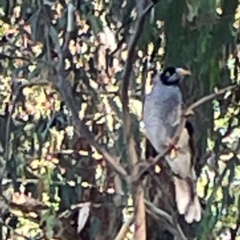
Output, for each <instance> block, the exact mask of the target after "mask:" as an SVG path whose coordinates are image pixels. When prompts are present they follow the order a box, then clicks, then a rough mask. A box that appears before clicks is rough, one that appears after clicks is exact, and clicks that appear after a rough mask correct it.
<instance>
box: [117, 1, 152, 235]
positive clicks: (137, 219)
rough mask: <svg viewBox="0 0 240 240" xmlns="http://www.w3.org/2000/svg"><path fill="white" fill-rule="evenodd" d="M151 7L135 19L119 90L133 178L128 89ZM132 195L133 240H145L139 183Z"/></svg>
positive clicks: (143, 210) (135, 162)
mask: <svg viewBox="0 0 240 240" xmlns="http://www.w3.org/2000/svg"><path fill="white" fill-rule="evenodd" d="M144 2H145V0H142V3H144ZM143 5H144V4H143ZM153 6H154V3H151V4H150V5H148V6H147V7H146V9H144V10H143V11H142V12H140V15H139V18H138V19H137V24H136V28H135V29H136V30H135V33H134V35H133V36H132V38H131V40H130V44H129V48H128V55H127V61H126V64H125V67H124V72H123V80H122V81H123V82H122V89H121V90H122V91H121V101H122V106H123V122H124V138H125V145H126V146H127V156H128V160H129V165H130V168H131V175H132V176H135V175H136V174H137V173H138V168H136V167H135V166H136V164H137V162H138V156H137V152H136V149H135V145H136V144H135V140H134V135H133V133H132V131H131V125H132V122H131V117H130V111H129V96H128V88H129V83H130V80H131V75H132V68H133V65H134V59H135V55H136V46H137V43H138V41H139V38H140V36H141V34H142V32H143V28H144V22H145V18H146V16H147V14H148V13H149V12H150V10H151V9H152V7H153ZM132 195H133V202H134V224H135V232H134V239H139V240H145V239H146V224H145V205H144V191H143V188H142V185H141V183H139V182H135V184H133V185H132Z"/></svg>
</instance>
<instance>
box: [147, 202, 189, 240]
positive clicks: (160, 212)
mask: <svg viewBox="0 0 240 240" xmlns="http://www.w3.org/2000/svg"><path fill="white" fill-rule="evenodd" d="M144 202H145V204H146V206H147V207H148V208H149V209H150V210H151V211H152V212H153V213H154V214H155V215H157V216H160V217H161V218H163V219H165V220H167V221H168V222H169V223H170V224H171V225H172V226H174V225H175V221H173V218H172V217H171V216H170V215H169V214H168V213H166V212H164V211H163V210H161V209H159V208H157V207H156V206H155V205H154V204H152V203H151V202H149V201H147V200H146V199H145V201H144ZM175 228H176V232H177V233H178V235H179V236H178V237H181V239H182V240H187V238H186V236H185V235H184V233H183V231H182V229H181V227H180V225H179V224H177V225H176V226H175Z"/></svg>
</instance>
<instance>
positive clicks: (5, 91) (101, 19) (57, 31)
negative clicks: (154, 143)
mask: <svg viewBox="0 0 240 240" xmlns="http://www.w3.org/2000/svg"><path fill="white" fill-rule="evenodd" d="M69 2H70V1H69ZM73 5H74V6H75V8H74V9H72V7H73ZM73 5H72V4H70V3H68V1H64V0H59V2H55V1H54V0H51V1H50V0H43V1H40V0H37V1H5V0H1V1H0V9H1V10H0V15H1V19H0V26H1V28H0V29H1V31H0V37H1V40H0V59H1V62H0V76H1V86H0V88H1V92H0V106H1V111H2V114H1V115H0V164H1V168H0V169H1V171H0V179H1V188H0V195H1V196H2V197H1V208H2V210H1V219H2V220H1V222H0V225H1V226H0V227H1V228H0V229H1V238H2V239H3V238H5V239H12V238H31V239H51V238H61V239H84V240H88V239H91V240H100V239H115V238H116V236H117V235H118V233H119V231H120V229H121V226H125V225H126V226H127V230H126V232H127V233H126V237H125V239H132V232H133V226H134V225H133V224H132V222H133V221H132V212H135V213H136V211H137V210H136V205H135V204H136V198H135V197H134V191H133V189H134V186H132V185H131V184H129V175H130V173H132V172H134V171H135V168H134V167H135V166H134V164H132V162H130V160H129V158H133V157H132V156H130V157H129V154H130V155H131V152H130V153H129V146H128V144H127V143H126V135H127V134H126V126H127V125H126V122H125V121H124V114H125V112H124V111H123V110H124V109H123V106H122V102H123V101H122V99H121V94H120V90H121V86H122V80H123V76H124V73H125V72H124V71H125V67H126V65H127V61H128V53H129V46H131V44H132V37H133V36H134V33H135V30H136V26H137V24H138V19H139V15H140V14H139V13H141V11H143V10H144V9H146V8H147V7H148V6H149V5H151V2H148V1H147V0H146V1H130V0H129V1H124V0H121V1H119V0H112V1H107V0H99V1H88V0H84V1H80V0H76V1H73ZM238 7H239V6H238V1H237V0H222V1H219V0H215V1H213V0H212V1H209V0H199V1H197V0H191V1H190V0H180V1H177V0H162V1H161V0H160V1H159V2H158V3H156V4H155V5H154V6H153V8H152V9H151V11H150V13H149V15H148V16H147V17H146V19H145V24H144V26H143V27H144V29H141V30H142V31H141V37H140V39H139V41H138V42H137V46H136V53H135V52H134V55H133V56H132V57H133V65H132V66H131V67H132V68H133V71H132V72H131V75H130V76H129V81H130V80H131V81H130V84H129V91H128V94H129V107H130V114H129V117H130V119H131V123H132V125H131V128H130V130H131V133H132V135H133V136H134V139H133V140H134V143H135V145H134V148H135V150H136V155H137V159H138V161H139V162H140V163H142V162H143V164H145V154H146V153H145V151H146V149H145V137H144V135H143V134H142V132H141V127H140V126H141V124H140V123H141V115H142V101H143V96H144V94H145V93H146V92H148V91H149V89H150V84H151V71H149V69H150V68H151V67H152V66H154V67H157V68H160V67H162V66H165V65H169V64H174V65H180V66H183V67H186V68H189V69H191V71H192V77H191V79H190V80H187V81H188V82H183V85H182V89H183V92H184V96H185V102H186V103H187V104H190V103H192V102H194V101H196V100H198V99H199V98H201V97H203V96H204V95H207V94H210V93H212V92H213V91H215V90H216V89H218V88H221V87H225V86H227V85H229V84H232V83H236V82H238V79H239V74H238V71H239V56H240V55H239V42H238V40H239V39H238V38H239V36H238V28H239V11H238ZM56 69H57V71H56ZM239 94H240V93H239V91H235V92H230V93H226V94H225V95H224V96H220V97H218V98H217V99H216V100H214V101H213V102H208V103H206V104H203V105H202V106H200V107H199V108H198V109H197V110H196V111H195V115H194V117H193V119H192V120H193V122H194V124H195V127H196V132H197V133H196V138H197V139H196V140H197V149H198V155H199V161H198V162H197V164H196V169H197V172H198V176H199V179H198V180H199V181H198V191H199V195H200V197H201V200H202V205H203V209H204V217H203V219H202V221H201V222H200V223H197V224H193V225H192V226H189V225H187V224H186V223H185V222H184V221H183V219H181V217H179V216H177V218H176V219H175V217H174V216H176V214H177V213H176V211H175V209H174V208H173V209H172V205H171V203H172V201H173V193H172V192H171V191H172V190H171V184H170V183H171V179H170V178H167V179H166V176H165V175H163V173H161V172H160V173H159V172H158V171H155V172H154V171H153V170H151V174H149V176H147V177H146V181H144V194H145V198H146V199H147V200H151V201H152V202H154V204H155V205H156V207H157V208H159V209H161V210H163V211H165V212H166V213H168V214H169V215H171V216H172V218H174V221H175V222H176V221H178V222H179V225H180V227H181V228H182V229H183V232H184V234H185V235H186V236H187V239H193V238H197V239H224V238H225V237H226V235H227V238H226V239H237V236H238V237H239V236H240V233H239V231H238V227H239V223H240V213H239V209H240V200H239V199H240V198H239V194H240V190H239V180H240V162H239V147H240V144H239V139H238V135H239V125H240V123H239V119H240V116H239V114H240V113H239V100H240V95H239ZM76 113H77V114H76ZM78 117H80V119H81V121H79V119H78ZM76 119H77V120H76ZM103 146H104V147H103ZM209 152H212V153H214V154H212V155H211V157H209V154H208V153H209ZM111 159H114V161H113V162H111V161H112V160H111ZM119 166H120V167H119ZM115 170H116V171H115ZM119 173H120V174H119ZM123 176H124V177H123ZM133 185H134V184H133ZM138 187H139V186H137V187H136V188H135V189H138V190H139V189H140V188H138ZM164 189H165V190H164ZM166 189H167V190H166ZM139 191H140V190H139ZM173 204H174V203H173ZM154 211H155V210H154V209H152V208H148V205H147V204H146V213H147V217H146V220H147V239H150V240H152V239H173V232H174V231H173V230H175V229H176V226H177V225H176V224H175V222H174V221H173V223H169V222H168V221H166V219H164V217H163V216H159V215H158V214H157V212H154ZM128 226H130V227H129V228H128ZM156 226H157V227H156ZM169 226H170V227H169ZM172 229H173V230H172ZM121 231H122V229H121ZM175 232H176V230H175ZM118 236H119V235H118ZM239 238H240V237H239ZM116 239H121V238H116ZM143 239H145V238H143ZM139 240H140V239H139Z"/></svg>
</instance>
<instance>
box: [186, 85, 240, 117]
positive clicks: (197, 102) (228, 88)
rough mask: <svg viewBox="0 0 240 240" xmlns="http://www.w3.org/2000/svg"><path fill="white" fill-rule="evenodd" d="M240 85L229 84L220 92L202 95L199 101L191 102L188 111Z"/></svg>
mask: <svg viewBox="0 0 240 240" xmlns="http://www.w3.org/2000/svg"><path fill="white" fill-rule="evenodd" d="M239 87H240V85H237V84H236V85H232V86H228V87H226V88H223V89H220V90H219V91H218V92H216V93H212V94H210V95H208V96H205V97H202V98H201V99H199V100H198V101H196V102H194V103H193V104H191V105H190V106H189V107H188V108H187V109H186V113H188V112H191V111H192V110H194V109H195V108H197V107H199V106H200V105H202V104H204V103H206V102H208V101H210V100H213V99H215V98H216V97H218V96H220V95H223V94H224V93H226V92H228V91H231V90H234V89H236V88H239Z"/></svg>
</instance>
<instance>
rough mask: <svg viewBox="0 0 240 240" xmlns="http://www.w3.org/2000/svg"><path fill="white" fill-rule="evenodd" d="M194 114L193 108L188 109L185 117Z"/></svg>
mask: <svg viewBox="0 0 240 240" xmlns="http://www.w3.org/2000/svg"><path fill="white" fill-rule="evenodd" d="M193 115H194V111H193V110H191V109H190V110H187V111H186V112H185V113H184V117H190V116H193Z"/></svg>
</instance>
